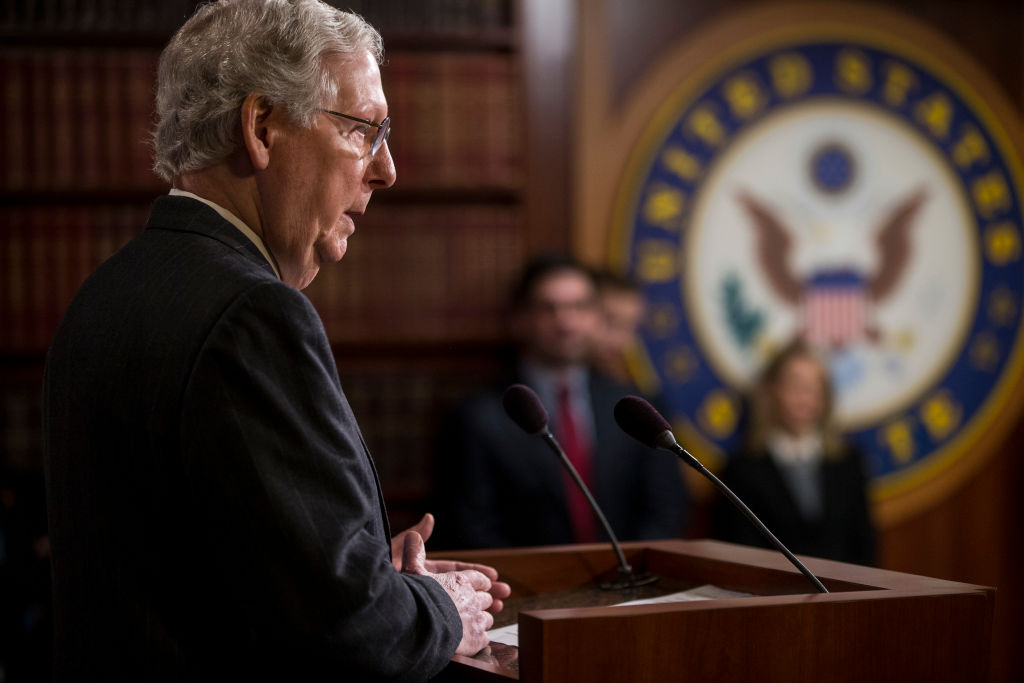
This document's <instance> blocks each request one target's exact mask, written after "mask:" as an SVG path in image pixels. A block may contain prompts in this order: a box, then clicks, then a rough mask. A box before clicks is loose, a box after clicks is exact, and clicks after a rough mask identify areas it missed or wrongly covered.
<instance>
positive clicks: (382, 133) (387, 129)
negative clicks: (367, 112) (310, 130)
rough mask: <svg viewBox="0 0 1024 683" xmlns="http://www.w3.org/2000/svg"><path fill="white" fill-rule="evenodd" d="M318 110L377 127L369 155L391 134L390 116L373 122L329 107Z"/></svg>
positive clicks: (373, 153) (377, 150)
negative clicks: (378, 121)
mask: <svg viewBox="0 0 1024 683" xmlns="http://www.w3.org/2000/svg"><path fill="white" fill-rule="evenodd" d="M317 111H318V112H321V113H324V114H330V115H331V116H339V117H341V118H343V119H348V120H349V121H356V122H358V123H364V124H366V125H367V126H373V127H375V128H376V129H377V135H376V136H374V138H373V142H372V143H371V144H370V156H371V157H372V156H374V155H376V154H377V152H379V151H380V148H381V147H383V146H384V142H385V141H386V140H387V139H388V136H389V135H391V117H390V116H385V117H384V119H383V120H382V121H381V122H380V123H374V122H373V121H367V120H366V119H361V118H359V117H357V116H350V115H349V114H342V113H341V112H340V111H331V110H330V109H319V108H318V109H317Z"/></svg>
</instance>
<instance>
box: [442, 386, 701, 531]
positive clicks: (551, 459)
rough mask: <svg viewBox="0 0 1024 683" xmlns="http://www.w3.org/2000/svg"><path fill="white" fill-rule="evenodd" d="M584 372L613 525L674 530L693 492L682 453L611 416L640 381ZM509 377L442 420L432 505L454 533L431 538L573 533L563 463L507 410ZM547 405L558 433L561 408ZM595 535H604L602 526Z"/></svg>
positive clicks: (599, 484) (603, 498)
mask: <svg viewBox="0 0 1024 683" xmlns="http://www.w3.org/2000/svg"><path fill="white" fill-rule="evenodd" d="M588 378H589V383H588V393H589V398H590V407H591V410H592V414H593V429H594V433H593V441H594V443H593V453H592V455H593V461H594V474H595V480H594V486H593V493H594V497H595V498H596V499H597V501H598V503H599V504H600V506H601V508H602V510H603V512H604V513H605V515H606V516H607V518H608V522H609V524H611V527H612V530H613V531H614V532H615V534H616V535H617V536H618V537H619V539H620V540H643V539H654V538H675V537H678V536H679V535H680V534H681V533H682V531H683V527H684V524H685V522H686V518H687V513H688V505H689V500H688V497H687V492H686V488H685V486H684V484H683V481H682V479H681V476H680V472H679V467H678V465H677V463H676V459H675V458H674V457H673V456H671V455H670V454H668V453H663V452H661V453H659V452H655V451H653V450H651V449H649V448H647V447H646V446H644V445H642V444H640V443H639V442H637V441H635V440H633V439H632V438H630V437H628V436H626V434H625V433H623V432H622V430H621V429H619V427H618V426H617V425H616V424H615V421H614V419H613V410H614V407H615V404H616V403H617V402H618V400H619V399H620V398H622V397H623V396H625V395H627V394H631V393H636V389H633V388H630V387H628V386H626V385H622V384H619V383H618V382H616V381H614V380H612V379H610V378H608V377H607V376H604V375H601V374H599V373H596V372H593V371H591V372H589V373H588ZM522 381H524V378H523V377H522V376H511V377H509V378H508V383H514V382H522ZM503 386H507V384H505V383H503V384H502V385H499V387H497V388H496V389H495V390H493V391H491V392H487V393H484V394H481V395H479V396H477V397H475V398H473V399H470V400H469V401H467V402H466V403H464V404H463V405H461V406H460V407H459V408H458V409H457V410H456V411H455V413H454V414H453V416H452V418H451V419H450V420H449V421H448V422H447V424H446V427H445V429H444V435H443V438H442V439H441V443H440V447H439V449H438V455H437V457H438V460H439V463H440V465H439V468H438V471H437V473H436V478H435V486H436V487H437V488H438V490H439V496H438V500H437V502H436V504H435V509H436V510H437V516H438V526H439V528H443V529H448V530H452V531H456V532H457V533H458V536H444V537H442V538H436V537H435V540H437V541H439V542H441V543H443V544H444V545H447V546H452V547H463V548H467V547H481V548H482V547H503V546H530V545H548V544H566V543H573V542H574V541H576V540H577V539H575V538H574V535H573V526H572V520H571V518H570V514H569V512H568V509H567V504H566V488H565V487H566V482H565V472H564V470H563V467H562V465H561V463H560V461H559V460H558V458H557V456H556V455H555V454H554V453H553V452H552V451H551V450H550V448H549V447H548V446H547V444H545V443H544V441H543V440H542V439H541V437H540V436H536V435H533V436H531V435H529V434H526V433H525V432H524V431H522V430H521V429H520V428H519V427H518V426H517V425H516V424H515V423H514V422H512V420H511V419H510V418H509V417H508V415H507V414H506V413H505V411H504V408H503V407H502V391H501V387H503ZM547 411H548V413H549V414H550V415H551V416H552V425H551V428H552V431H553V432H554V433H555V434H557V433H558V425H557V423H556V422H555V419H556V417H555V416H556V415H557V413H556V412H555V411H554V410H553V409H552V408H551V407H548V408H547ZM456 494H458V495H456ZM599 538H605V535H604V533H603V532H602V533H599Z"/></svg>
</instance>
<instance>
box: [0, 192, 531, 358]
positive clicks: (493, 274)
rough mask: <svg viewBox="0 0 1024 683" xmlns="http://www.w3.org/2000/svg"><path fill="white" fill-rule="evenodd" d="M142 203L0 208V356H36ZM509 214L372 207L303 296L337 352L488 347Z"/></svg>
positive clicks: (139, 219)
mask: <svg viewBox="0 0 1024 683" xmlns="http://www.w3.org/2000/svg"><path fill="white" fill-rule="evenodd" d="M148 212H149V206H148V205H135V206H131V205H129V206H107V205H101V206H59V205H58V206H46V207H39V206H33V207H22V206H13V207H6V208H4V209H0V224H2V225H3V226H4V227H3V230H2V231H0V254H2V256H0V260H2V263H0V328H2V329H3V330H4V334H3V335H2V337H0V353H4V352H8V353H26V352H28V353H33V352H39V351H42V350H45V349H46V348H47V347H48V346H49V343H50V339H51V338H52V336H53V333H54V331H55V330H56V327H57V323H58V322H59V321H60V318H61V316H62V315H63V313H64V310H65V309H66V308H67V306H68V304H69V303H70V302H71V299H72V298H73V296H74V294H75V292H76V291H77V290H78V288H79V287H80V286H81V284H82V282H83V281H84V280H85V278H86V277H88V275H89V274H90V273H91V272H92V271H93V270H95V269H96V267H97V266H98V265H99V264H100V263H102V262H103V261H104V260H105V259H107V258H108V257H109V256H110V255H111V254H113V253H114V252H115V251H116V250H117V249H119V248H120V247H121V246H122V245H124V244H125V243H127V242H128V241H129V240H130V239H132V237H134V236H135V235H137V234H138V233H139V232H140V231H141V230H142V228H143V226H144V225H145V221H146V218H147V216H148ZM521 241H522V240H521V236H520V231H519V225H518V212H517V210H516V209H515V208H513V207H508V206H501V205H499V206H486V205H470V206H468V207H461V208H459V207H454V208H453V207H440V206H439V207H430V206H427V207H423V206H415V207H413V206H371V207H370V210H369V212H368V213H367V214H366V216H364V217H362V218H361V219H360V220H359V223H358V227H357V231H356V233H355V235H353V236H352V237H351V238H349V249H348V254H347V255H346V256H345V258H344V260H343V261H342V262H341V263H339V264H328V265H325V266H324V268H323V269H322V270H321V272H320V275H319V276H318V277H317V278H316V280H314V282H313V284H312V285H311V286H310V287H309V288H308V289H307V290H306V293H307V295H308V296H309V298H310V300H311V301H312V302H313V303H314V305H315V306H316V307H317V309H318V311H319V312H320V315H321V317H322V318H323V321H324V325H325V327H326V329H327V333H328V336H329V337H330V339H331V341H332V342H335V343H378V342H383V343H386V342H394V343H402V342H409V341H432V340H433V341H448V340H473V339H484V340H493V339H495V338H497V337H498V335H500V332H501V330H500V316H499V313H500V309H501V305H502V303H503V301H504V296H505V292H506V290H507V287H508V284H509V282H510V280H511V278H512V277H513V275H514V273H515V271H516V269H517V268H518V267H519V265H520V264H521V263H522V259H523V247H522V244H521Z"/></svg>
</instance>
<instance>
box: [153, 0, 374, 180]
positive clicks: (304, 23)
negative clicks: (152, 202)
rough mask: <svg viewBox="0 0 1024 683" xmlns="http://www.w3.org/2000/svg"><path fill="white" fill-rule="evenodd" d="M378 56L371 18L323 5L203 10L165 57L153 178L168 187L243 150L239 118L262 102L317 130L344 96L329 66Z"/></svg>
mask: <svg viewBox="0 0 1024 683" xmlns="http://www.w3.org/2000/svg"><path fill="white" fill-rule="evenodd" d="M364 53H369V54H370V55H372V56H373V57H374V59H376V60H377V63H378V64H379V63H381V61H382V60H383V57H384V46H383V44H382V42H381V38H380V34H379V33H378V32H377V30H376V29H374V28H373V27H372V26H370V24H368V23H367V22H366V21H365V20H363V18H362V17H360V16H359V15H357V14H353V13H350V12H343V11H341V10H338V9H335V8H333V7H331V6H330V5H327V4H324V3H323V2H320V1H319V0H220V2H214V3H210V4H207V5H203V6H202V7H200V8H199V9H198V10H197V11H196V13H195V14H194V15H193V16H192V17H191V18H190V19H189V20H188V21H187V22H185V24H184V26H182V27H181V28H180V29H178V32H177V33H175V34H174V37H173V38H171V42H170V43H168V45H167V47H166V48H165V49H164V51H163V53H162V54H161V55H160V67H159V71H158V74H157V93H156V115H157V123H156V128H155V130H154V132H153V137H152V140H153V148H154V163H153V170H154V171H155V172H156V173H157V175H159V176H160V177H161V178H163V179H164V180H168V181H169V180H171V179H172V178H173V177H174V176H176V175H179V174H181V173H185V172H188V171H196V170H199V169H203V168H207V167H209V166H212V165H214V164H216V163H219V162H221V161H223V160H224V159H226V158H227V157H228V156H230V155H231V154H232V153H233V152H234V151H235V150H237V149H238V148H239V146H240V144H241V139H240V137H239V134H240V128H239V109H240V107H241V105H242V102H243V100H245V98H246V97H248V96H249V95H250V94H252V93H259V94H260V95H261V96H263V97H264V98H265V99H266V101H267V102H268V103H269V104H270V105H271V106H281V107H284V108H285V110H286V111H287V112H288V114H289V117H290V118H291V119H292V120H293V121H294V122H295V123H297V124H299V125H302V126H307V127H308V126H310V125H312V123H313V116H314V115H315V113H316V109H317V108H319V107H324V106H328V104H329V103H330V102H332V101H333V100H334V99H335V98H336V97H337V95H338V84H337V83H335V82H334V80H333V79H332V78H331V75H330V72H329V71H328V69H327V67H326V65H325V63H324V57H325V56H328V55H342V56H352V57H353V58H355V57H358V56H359V55H361V54H364Z"/></svg>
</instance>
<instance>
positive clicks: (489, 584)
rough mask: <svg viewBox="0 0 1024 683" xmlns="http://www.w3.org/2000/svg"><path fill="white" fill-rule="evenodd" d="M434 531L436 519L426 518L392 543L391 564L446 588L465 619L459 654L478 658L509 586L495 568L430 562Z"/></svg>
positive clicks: (485, 644) (446, 561) (449, 562)
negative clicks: (429, 546) (428, 543)
mask: <svg viewBox="0 0 1024 683" xmlns="http://www.w3.org/2000/svg"><path fill="white" fill-rule="evenodd" d="M433 531H434V516H433V515H431V514H429V513H428V514H426V515H424V516H423V519H421V520H420V521H419V522H417V523H416V525H415V526H413V527H411V528H409V529H406V530H405V531H403V532H402V533H400V534H397V535H395V537H394V538H392V539H391V563H392V564H393V565H394V566H395V569H397V570H398V571H400V572H406V573H408V574H420V575H423V576H429V577H431V578H432V579H434V580H435V581H437V582H438V583H439V584H441V587H442V588H444V590H445V592H446V593H448V595H449V597H451V599H452V602H454V603H455V607H456V608H457V609H458V611H459V617H461V619H462V641H461V642H460V643H459V647H458V649H456V650H455V653H456V654H460V655H475V654H476V653H477V652H479V651H480V650H482V649H484V648H485V647H487V644H488V643H489V642H490V641H489V640H488V638H487V631H488V630H489V629H490V628H491V626H492V625H494V617H493V616H492V614H494V613H497V612H500V611H501V608H502V607H503V606H504V605H503V603H502V600H503V599H504V598H507V597H508V596H509V593H510V592H511V589H510V588H509V585H508V584H507V583H503V582H501V581H498V572H497V570H495V569H494V568H493V567H488V566H487V565H483V564H473V563H470V562H454V561H450V560H428V559H427V551H426V545H425V544H426V540H427V539H428V538H430V534H431V533H432V532H433Z"/></svg>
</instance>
